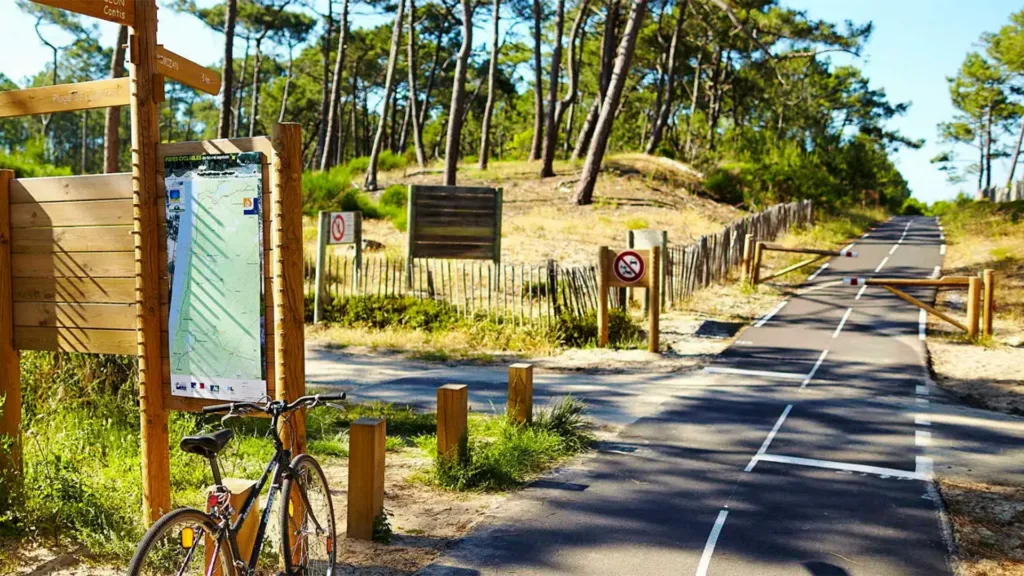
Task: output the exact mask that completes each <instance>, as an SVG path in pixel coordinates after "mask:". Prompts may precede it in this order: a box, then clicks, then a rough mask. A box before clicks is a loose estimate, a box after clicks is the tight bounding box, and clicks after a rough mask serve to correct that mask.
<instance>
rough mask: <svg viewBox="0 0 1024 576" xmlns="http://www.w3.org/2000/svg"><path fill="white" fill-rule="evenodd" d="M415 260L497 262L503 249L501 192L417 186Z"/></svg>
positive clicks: (414, 227)
mask: <svg viewBox="0 0 1024 576" xmlns="http://www.w3.org/2000/svg"><path fill="white" fill-rule="evenodd" d="M412 196H413V205H412V206H411V208H410V213H411V214H412V215H413V220H414V222H413V223H412V225H413V230H412V231H411V232H412V234H411V236H412V245H411V246H410V252H411V253H410V254H409V256H410V257H412V258H458V259H495V256H496V252H497V250H498V246H500V237H499V236H500V233H501V232H500V231H501V226H500V224H501V222H500V217H501V206H500V197H501V196H500V191H498V190H495V189H493V188H482V187H461V186H459V187H449V186H414V187H413V191H412Z"/></svg>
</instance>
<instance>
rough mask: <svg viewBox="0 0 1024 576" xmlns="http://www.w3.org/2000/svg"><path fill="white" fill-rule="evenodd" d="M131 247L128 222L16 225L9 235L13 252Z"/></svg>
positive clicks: (44, 252)
mask: <svg viewBox="0 0 1024 576" xmlns="http://www.w3.org/2000/svg"><path fill="white" fill-rule="evenodd" d="M134 247H135V239H134V238H133V237H132V228H131V226H103V227H97V228H86V227H76V228H19V229H16V230H14V232H13V234H12V238H11V251H12V252H14V253H15V254H48V253H53V252H130V251H131V250H133V249H134Z"/></svg>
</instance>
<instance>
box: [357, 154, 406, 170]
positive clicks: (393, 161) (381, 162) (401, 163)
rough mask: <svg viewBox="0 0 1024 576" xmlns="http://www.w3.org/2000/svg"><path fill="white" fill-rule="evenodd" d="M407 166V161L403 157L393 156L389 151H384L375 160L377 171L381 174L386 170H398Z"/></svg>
mask: <svg viewBox="0 0 1024 576" xmlns="http://www.w3.org/2000/svg"><path fill="white" fill-rule="evenodd" d="M407 164H408V161H407V160H406V159H405V156H403V155H401V154H395V153H394V152H392V151H391V150H384V151H383V152H381V153H380V156H379V157H378V158H377V170H380V171H381V172H385V171H387V170H399V169H401V168H405V166H406V165H407ZM367 167H369V162H367ZM364 170H365V169H364Z"/></svg>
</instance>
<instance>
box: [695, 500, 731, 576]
mask: <svg viewBox="0 0 1024 576" xmlns="http://www.w3.org/2000/svg"><path fill="white" fill-rule="evenodd" d="M727 516H729V511H728V510H722V511H720V512H719V513H718V518H717V519H715V525H714V526H713V527H712V528H711V534H709V535H708V541H707V543H706V544H704V552H702V553H701V555H700V564H698V565H697V576H707V573H708V566H710V565H711V556H712V555H713V554H714V553H715V543H717V542H718V536H719V535H720V534H721V533H722V526H724V525H725V519H726V517H727Z"/></svg>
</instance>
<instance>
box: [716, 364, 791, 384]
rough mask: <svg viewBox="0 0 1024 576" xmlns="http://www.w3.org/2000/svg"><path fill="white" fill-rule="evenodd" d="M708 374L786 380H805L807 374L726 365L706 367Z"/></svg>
mask: <svg viewBox="0 0 1024 576" xmlns="http://www.w3.org/2000/svg"><path fill="white" fill-rule="evenodd" d="M704 372H705V373H707V374H735V375H737V376H763V377H766V378H782V379H784V380H801V381H802V380H803V379H804V378H806V377H807V375H806V374H797V373H796V372H772V371H770V370H745V369H743V368H728V367H726V366H708V367H706V368H704Z"/></svg>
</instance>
